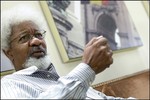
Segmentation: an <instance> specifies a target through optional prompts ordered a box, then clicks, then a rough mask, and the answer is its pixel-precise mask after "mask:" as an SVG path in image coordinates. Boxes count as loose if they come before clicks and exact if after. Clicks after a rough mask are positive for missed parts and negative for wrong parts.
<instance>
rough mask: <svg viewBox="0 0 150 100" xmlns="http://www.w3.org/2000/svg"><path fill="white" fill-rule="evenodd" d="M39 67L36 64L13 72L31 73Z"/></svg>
mask: <svg viewBox="0 0 150 100" xmlns="http://www.w3.org/2000/svg"><path fill="white" fill-rule="evenodd" d="M37 69H38V68H37V67H36V66H31V67H29V68H25V69H23V70H20V71H17V72H15V73H13V74H23V75H30V74H32V73H34V72H35V71H36V70H37Z"/></svg>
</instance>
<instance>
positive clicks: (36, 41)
mask: <svg viewBox="0 0 150 100" xmlns="http://www.w3.org/2000/svg"><path fill="white" fill-rule="evenodd" d="M41 43H42V40H40V39H38V38H35V37H32V39H31V40H30V41H29V45H30V46H38V45H41Z"/></svg>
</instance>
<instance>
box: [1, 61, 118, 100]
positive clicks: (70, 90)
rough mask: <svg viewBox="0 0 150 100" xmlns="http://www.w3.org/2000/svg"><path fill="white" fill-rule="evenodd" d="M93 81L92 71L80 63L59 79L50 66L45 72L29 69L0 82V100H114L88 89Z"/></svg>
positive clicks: (8, 76) (33, 67)
mask: <svg viewBox="0 0 150 100" xmlns="http://www.w3.org/2000/svg"><path fill="white" fill-rule="evenodd" d="M94 79H95V72H94V71H93V70H92V69H91V68H90V67H89V66H88V65H87V64H84V63H80V64H79V65H78V66H77V67H76V68H75V69H74V70H72V71H71V72H70V73H69V74H68V75H66V76H62V77H59V75H58V74H57V73H56V71H55V68H54V66H53V65H52V64H50V66H49V67H48V68H47V69H45V70H43V69H38V68H37V67H36V66H31V67H29V68H26V69H23V70H20V71H17V72H15V73H13V74H11V75H7V76H5V77H3V78H2V79H1V98H2V99H98V98H99V99H116V98H114V97H112V96H106V95H105V94H103V93H101V92H99V91H96V90H94V89H93V88H92V87H90V85H91V83H92V82H93V81H94ZM118 99H121V98H118Z"/></svg>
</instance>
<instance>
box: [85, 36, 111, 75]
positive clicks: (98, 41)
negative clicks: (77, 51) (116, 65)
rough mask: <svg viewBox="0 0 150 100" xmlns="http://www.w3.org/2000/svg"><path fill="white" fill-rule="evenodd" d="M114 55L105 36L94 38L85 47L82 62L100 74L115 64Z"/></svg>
mask: <svg viewBox="0 0 150 100" xmlns="http://www.w3.org/2000/svg"><path fill="white" fill-rule="evenodd" d="M112 54H113V53H112V50H111V49H110V48H109V45H108V43H107V39H106V38H104V37H103V36H99V37H94V38H92V40H91V41H90V42H89V43H88V44H87V45H86V46H85V49H84V53H83V57H82V61H83V63H86V64H88V65H89V66H90V67H91V68H92V69H93V70H94V72H95V73H96V74H98V73H100V72H102V71H103V70H105V69H106V68H107V67H109V66H110V64H112V63H113V58H112Z"/></svg>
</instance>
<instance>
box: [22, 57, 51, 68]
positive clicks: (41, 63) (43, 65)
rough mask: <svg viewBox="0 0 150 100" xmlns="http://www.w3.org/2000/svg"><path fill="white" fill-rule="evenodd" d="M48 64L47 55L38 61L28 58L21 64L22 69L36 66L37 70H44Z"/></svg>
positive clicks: (49, 61)
mask: <svg viewBox="0 0 150 100" xmlns="http://www.w3.org/2000/svg"><path fill="white" fill-rule="evenodd" d="M50 63H51V60H50V56H49V55H46V56H44V57H41V58H39V59H37V58H33V57H30V58H29V59H27V60H26V62H25V63H24V64H23V67H24V68H28V67H31V66H36V67H38V68H39V69H46V68H47V67H48V66H49V65H50Z"/></svg>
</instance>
